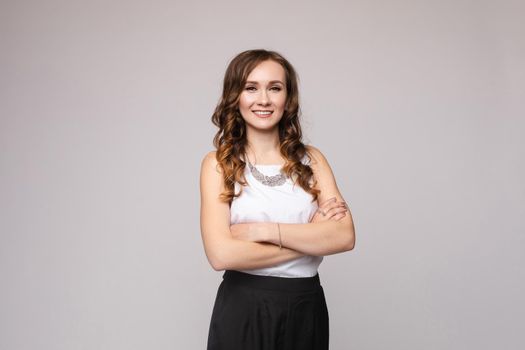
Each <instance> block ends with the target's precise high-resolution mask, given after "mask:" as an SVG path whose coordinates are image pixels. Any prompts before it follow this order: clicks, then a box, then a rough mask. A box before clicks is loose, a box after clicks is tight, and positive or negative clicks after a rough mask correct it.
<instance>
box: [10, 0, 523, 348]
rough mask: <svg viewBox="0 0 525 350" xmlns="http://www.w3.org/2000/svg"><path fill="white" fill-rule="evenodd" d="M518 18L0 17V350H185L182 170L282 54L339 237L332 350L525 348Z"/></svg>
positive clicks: (194, 183) (195, 261)
mask: <svg viewBox="0 0 525 350" xmlns="http://www.w3.org/2000/svg"><path fill="white" fill-rule="evenodd" d="M524 10H525V6H524V4H523V2H521V1H461V0H459V1H458V0H454V1H451V0H447V1H443V0H441V1H438V0H435V1H408V0H404V1H388V0H360V1H338V2H335V1H331V2H323V3H321V2H313V1H312V2H305V1H264V2H250V1H222V2H219V1H210V2H192V3H190V2H189V1H188V2H182V1H145V0H144V1H137V0H134V1H123V0H118V1H12V0H11V1H2V2H1V7H0V45H1V46H0V47H1V54H0V63H1V66H0V67H1V68H0V69H1V71H0V73H1V76H0V88H1V94H0V114H1V119H0V162H1V163H0V165H1V168H0V231H1V236H0V349H2V350H34V349H42V350H43V349H46V350H80V349H82V350H87V349H89V350H97V349H104V350H115V349H122V350H135V349H155V350H161V349H166V350H167V349H204V348H205V344H206V337H207V331H208V322H209V319H210V316H211V310H212V305H213V302H214V298H215V293H216V291H217V287H218V285H219V282H220V280H221V278H222V273H221V272H217V271H214V270H213V269H212V268H211V266H210V265H209V264H208V262H207V260H206V257H205V255H204V250H203V246H202V241H201V236H200V229H199V205H200V198H199V171H200V163H201V160H202V158H203V156H204V154H206V153H207V152H208V151H210V150H212V149H213V146H212V138H213V135H214V133H215V127H214V126H213V125H212V124H211V121H210V117H211V114H212V112H213V109H214V107H215V104H216V103H217V101H218V98H219V94H220V92H221V87H222V86H221V83H222V78H223V74H224V71H225V69H226V65H227V64H228V62H229V61H230V59H231V58H233V57H234V56H235V55H236V54H237V53H239V52H241V51H243V50H246V49H252V48H267V49H273V50H277V51H278V52H280V53H282V54H283V55H284V56H285V57H287V58H288V59H289V60H290V61H291V63H292V64H293V65H294V66H295V68H296V69H297V71H298V73H299V76H300V79H301V80H300V88H301V90H300V92H301V103H302V110H303V120H302V123H303V124H302V125H303V131H304V133H305V139H304V141H305V142H306V143H311V144H313V145H315V146H317V147H318V148H320V149H321V151H323V152H324V154H325V155H326V157H327V158H328V160H329V162H330V164H331V166H332V169H333V171H334V173H335V176H336V179H337V183H338V185H339V188H340V190H341V192H342V194H343V195H344V197H345V199H346V200H347V201H348V203H349V206H350V208H351V210H352V214H353V216H354V220H355V225H356V235H357V243H356V247H355V249H354V250H353V251H351V252H347V253H344V254H339V255H332V256H327V257H325V260H324V262H323V263H322V265H321V267H320V276H321V279H322V283H323V286H324V289H325V293H326V297H327V301H328V307H329V313H330V343H331V349H334V350H345V349H358V350H368V349H370V350H377V349H400V350H401V349H402V350H406V349H418V350H419V349H458V350H459V349H521V348H523V344H524V341H525V336H524V331H525V329H524V324H523V317H524V316H525V306H524V302H523V295H524V293H525V282H524V269H523V266H524V263H525V257H524V253H523V251H524V248H525V245H524V243H525V242H524V241H525V239H524V234H525V224H524V222H523V217H524V214H525V212H524V211H525V210H524V202H525V201H524V197H525V184H524V181H523V179H524V178H525V164H524V150H525V147H524V146H525V145H524V141H523V134H524V131H525V130H524V129H525V128H524V124H525V122H524V115H525V113H524V112H525V109H524V107H523V97H524V91H525V84H524V81H525V69H524V64H523V62H525V40H523V38H524V34H525V27H524V24H523V23H524V22H523V13H524Z"/></svg>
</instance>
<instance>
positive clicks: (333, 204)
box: [310, 197, 348, 222]
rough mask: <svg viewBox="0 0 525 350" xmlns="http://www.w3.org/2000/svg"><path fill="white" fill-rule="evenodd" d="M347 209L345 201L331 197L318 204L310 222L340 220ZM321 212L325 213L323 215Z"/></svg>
mask: <svg viewBox="0 0 525 350" xmlns="http://www.w3.org/2000/svg"><path fill="white" fill-rule="evenodd" d="M347 210H348V209H347V207H346V203H345V202H338V201H337V200H336V198H335V197H333V198H330V199H328V200H326V201H325V202H324V203H322V204H321V205H320V206H319V208H318V209H317V211H316V212H315V214H314V216H313V217H312V219H311V220H310V222H323V221H328V220H340V219H342V218H343V217H344V216H345V215H346V212H347ZM323 213H324V214H325V215H323Z"/></svg>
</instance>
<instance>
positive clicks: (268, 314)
mask: <svg viewBox="0 0 525 350" xmlns="http://www.w3.org/2000/svg"><path fill="white" fill-rule="evenodd" d="M328 336H329V323H328V308H327V305H326V300H325V295H324V291H323V287H322V286H321V283H320V280H319V274H317V275H315V276H313V277H297V278H287V277H275V276H260V275H254V274H249V273H245V272H240V271H235V270H226V271H225V272H224V275H223V280H222V282H221V284H220V285H219V288H218V291H217V297H216V299H215V304H214V306H213V312H212V316H211V322H210V328H209V333H208V343H207V350H237V349H238V350H298V349H300V350H327V349H328Z"/></svg>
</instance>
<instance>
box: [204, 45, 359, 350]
mask: <svg viewBox="0 0 525 350" xmlns="http://www.w3.org/2000/svg"><path fill="white" fill-rule="evenodd" d="M299 113H300V112H299V95H298V82H297V75H296V73H295V70H294V69H293V67H292V66H291V64H290V63H289V62H288V61H287V60H286V59H285V58H284V57H282V56H281V55H280V54H279V53H277V52H274V51H266V50H248V51H244V52H242V53H240V54H239V55H237V56H236V57H235V58H234V59H233V60H232V61H231V62H230V64H229V66H228V68H227V70H226V74H225V78H224V86H223V93H222V98H221V100H220V101H219V103H218V105H217V108H216V110H215V112H214V114H213V116H212V121H213V123H214V124H215V125H216V126H218V128H219V131H218V132H217V134H216V136H215V138H214V145H215V147H216V149H217V150H216V151H212V152H209V153H208V154H207V155H206V156H205V157H204V159H203V161H202V164H201V179H200V181H201V182H200V186H201V188H200V189H201V233H202V239H203V243H204V249H205V252H206V256H207V258H208V261H209V262H210V264H211V265H212V267H213V268H214V269H215V270H217V271H222V270H225V272H224V275H223V280H222V282H221V284H220V286H219V288H218V291H217V297H216V299H215V304H214V307H213V312H212V317H211V322H210V329H209V334H208V344H207V348H208V350H219V349H220V350H222V349H224V350H235V349H242V350H263V349H265V350H270V349H271V350H274V349H301V350H305V349H316V350H317V349H328V338H329V320H328V309H327V305H326V301H325V295H324V292H323V288H322V286H321V284H320V279H319V274H318V271H317V269H318V267H319V264H320V263H321V261H322V259H323V256H325V255H330V254H336V253H341V252H345V251H349V250H351V249H353V247H354V244H355V234H354V225H353V221H352V216H351V213H350V211H349V209H348V208H347V207H346V205H345V203H344V200H343V197H342V196H341V193H340V192H339V190H338V188H337V185H336V181H335V179H334V176H333V173H332V171H331V168H330V166H329V164H328V162H327V160H326V158H325V157H324V156H323V154H322V153H321V152H320V151H319V150H318V149H317V148H315V147H313V146H306V145H304V144H303V143H302V141H301V138H302V133H301V127H300V124H299ZM318 203H320V204H318Z"/></svg>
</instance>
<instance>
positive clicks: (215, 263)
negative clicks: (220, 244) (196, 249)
mask: <svg viewBox="0 0 525 350" xmlns="http://www.w3.org/2000/svg"><path fill="white" fill-rule="evenodd" d="M208 260H209V262H210V265H211V267H212V268H213V269H214V270H215V271H224V270H226V268H227V267H228V265H227V264H226V262H225V261H224V259H223V258H222V257H220V256H217V255H215V256H213V257H211V258H210V259H208Z"/></svg>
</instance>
